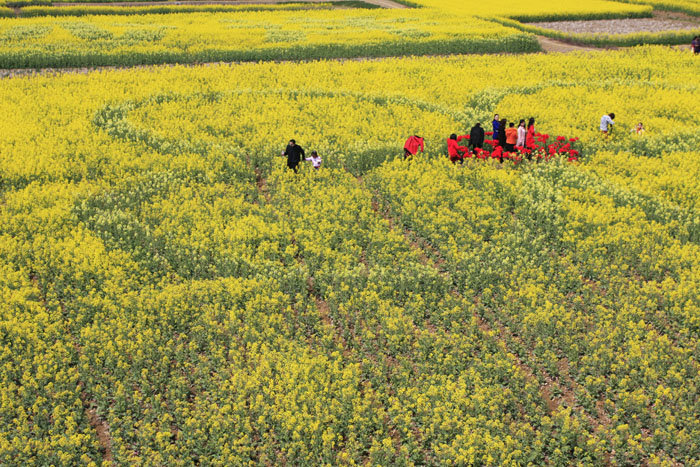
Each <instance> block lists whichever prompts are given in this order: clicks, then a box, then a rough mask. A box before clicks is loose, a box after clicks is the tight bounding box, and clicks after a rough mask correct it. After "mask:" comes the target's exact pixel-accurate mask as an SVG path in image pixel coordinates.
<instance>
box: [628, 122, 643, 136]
mask: <svg viewBox="0 0 700 467" xmlns="http://www.w3.org/2000/svg"><path fill="white" fill-rule="evenodd" d="M630 133H634V134H636V135H643V134H644V124H643V123H642V122H639V123H637V124H636V125H635V127H634V128H632V129H631V130H630Z"/></svg>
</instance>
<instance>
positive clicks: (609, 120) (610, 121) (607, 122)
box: [600, 113, 615, 138]
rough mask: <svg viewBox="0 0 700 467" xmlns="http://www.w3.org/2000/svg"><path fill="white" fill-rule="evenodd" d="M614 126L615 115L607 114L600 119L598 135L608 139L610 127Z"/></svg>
mask: <svg viewBox="0 0 700 467" xmlns="http://www.w3.org/2000/svg"><path fill="white" fill-rule="evenodd" d="M613 125H615V114H614V113H609V114H605V115H603V116H602V117H600V133H601V134H602V135H603V137H604V138H607V137H608V134H609V133H610V132H611V131H612V127H613Z"/></svg>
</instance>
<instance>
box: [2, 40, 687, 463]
mask: <svg viewBox="0 0 700 467" xmlns="http://www.w3.org/2000/svg"><path fill="white" fill-rule="evenodd" d="M584 58H585V60H584ZM696 74H697V62H696V61H694V59H693V57H692V56H689V55H688V54H685V53H683V52H681V51H672V50H668V49H665V48H655V47H647V48H638V49H634V50H626V51H614V52H609V53H594V54H588V55H585V56H583V55H573V56H572V55H566V56H564V55H532V56H527V57H524V56H500V57H497V58H494V57H483V56H465V57H451V58H439V57H432V58H404V59H388V60H381V61H347V62H325V61H318V62H312V63H277V64H275V63H259V64H238V65H215V66H207V67H197V68H194V67H182V66H174V67H162V68H151V69H131V70H112V71H101V72H95V73H91V74H86V75H78V74H64V75H55V76H34V77H27V78H17V79H7V80H3V82H2V83H3V86H2V87H0V148H2V149H1V150H0V167H2V170H1V171H0V307H1V308H2V309H3V310H4V312H3V314H2V315H1V316H0V421H2V423H0V464H18V463H19V464H47V465H48V464H55V465H61V464H63V465H65V464H77V463H85V464H89V463H90V462H95V463H96V464H99V463H101V462H102V461H103V460H104V457H103V453H102V451H103V450H104V448H105V446H104V440H102V443H103V444H102V445H101V444H100V440H99V439H98V436H97V434H96V430H95V429H94V428H93V427H92V425H91V419H92V417H91V416H89V415H90V413H93V412H90V409H92V408H94V414H95V417H97V418H98V419H99V420H100V421H101V422H103V423H104V426H107V427H108V428H109V430H108V438H109V445H108V447H109V451H110V454H111V456H112V458H113V460H114V462H115V463H118V464H160V465H166V464H167V465H171V464H172V465H177V464H182V463H188V462H200V463H205V464H210V463H213V464H222V465H240V464H251V463H252V464H263V463H288V464H301V465H305V464H360V463H372V464H406V465H410V464H433V465H443V464H450V463H451V464H489V465H496V464H498V465H501V464H511V465H516V464H517V465H520V464H528V463H531V464H535V465H539V464H544V463H547V462H549V463H556V464H561V465H570V464H574V463H586V464H600V463H604V462H606V461H608V462H611V463H617V464H639V463H644V462H648V463H658V464H668V465H671V464H673V463H686V464H693V463H694V462H696V459H697V443H696V442H695V440H696V439H698V438H699V437H700V425H699V424H698V419H697V404H698V393H699V392H698V390H697V388H698V386H699V385H700V374H699V371H700V365H699V363H698V357H697V346H698V337H697V335H698V329H700V321H698V316H700V315H699V313H698V312H699V310H700V301H699V300H698V293H697V290H698V286H699V285H700V276H699V272H700V264H698V262H699V261H700V260H699V258H700V251H699V248H700V246H698V245H699V242H700V222H699V221H698V214H697V209H698V204H697V199H698V188H697V183H696V179H697V175H698V171H697V168H696V167H697V163H698V158H699V157H700V155H699V154H698V150H697V147H698V141H699V140H700V134H699V133H698V130H697V127H696V126H695V123H694V122H693V121H691V120H690V119H689V118H688V115H693V109H696V108H698V107H700V101H699V99H700V93H698V92H697V85H696V84H694V83H695V81H694V79H695V77H696V76H695V75H696ZM610 111H614V112H615V113H616V114H617V118H616V125H617V126H616V129H615V130H614V132H613V134H612V136H611V137H610V138H608V139H605V140H603V139H601V136H600V134H599V132H598V128H597V125H598V122H599V119H600V116H602V114H603V113H607V112H610ZM494 113H499V114H501V115H502V116H504V117H507V118H508V119H511V120H512V119H519V118H526V117H529V116H534V117H535V118H536V119H537V123H536V125H537V129H538V131H540V132H543V133H550V134H551V135H553V136H554V135H557V134H559V133H561V134H564V135H567V136H578V137H580V138H581V141H580V144H581V145H582V147H583V153H582V157H581V161H582V162H580V163H578V164H569V163H566V162H559V161H556V160H555V161H551V162H549V163H542V164H536V163H531V164H530V163H525V164H522V165H521V166H518V167H514V166H512V165H509V164H508V163H506V164H503V165H501V164H498V162H496V161H471V162H469V163H467V164H465V166H462V167H455V166H453V165H451V164H449V163H448V162H447V161H446V160H445V158H444V157H442V156H444V154H445V152H446V148H445V138H446V137H447V136H448V135H449V134H450V133H453V132H454V133H459V134H463V133H465V132H467V131H468V130H469V128H470V126H471V125H472V124H473V123H475V122H477V121H481V122H482V123H483V124H484V125H486V124H487V122H488V121H490V119H491V117H492V116H493V114H494ZM640 120H642V121H644V122H646V123H647V133H646V134H644V135H636V134H632V133H630V132H629V129H630V128H631V127H632V126H633V125H634V124H636V123H637V122H638V121H640ZM487 129H488V128H487ZM414 133H417V134H420V135H422V136H424V137H425V138H426V143H427V147H426V154H423V155H419V156H417V157H416V160H415V161H413V162H411V163H405V162H404V161H402V160H393V159H395V157H396V156H400V155H401V152H402V145H403V141H404V140H405V138H406V137H407V136H408V135H410V134H414ZM289 138H296V139H297V141H298V143H299V144H300V145H302V146H303V147H304V148H305V149H306V150H307V153H308V151H310V150H312V149H316V150H319V152H320V153H321V156H322V157H323V159H324V167H323V168H322V169H321V170H320V171H313V170H312V169H311V168H310V167H309V166H308V165H307V166H305V167H303V168H302V171H301V172H302V173H301V174H299V175H293V174H291V173H288V172H287V171H285V170H283V168H282V167H283V166H284V159H283V158H281V157H279V153H280V151H281V150H283V149H284V147H285V144H286V142H287V140H288V139H289ZM432 156H441V157H440V158H437V157H432ZM423 159H425V160H423ZM305 164H306V163H305ZM357 175H362V176H361V177H360V178H358V177H357ZM385 210H386V212H385ZM385 216H386V217H389V220H387V219H385ZM403 229H407V230H408V231H409V232H408V233H407V236H405V235H404V232H403ZM426 242H427V243H426ZM553 383H556V384H553ZM554 388H556V389H557V391H559V392H555V390H554ZM92 423H93V424H94V419H92Z"/></svg>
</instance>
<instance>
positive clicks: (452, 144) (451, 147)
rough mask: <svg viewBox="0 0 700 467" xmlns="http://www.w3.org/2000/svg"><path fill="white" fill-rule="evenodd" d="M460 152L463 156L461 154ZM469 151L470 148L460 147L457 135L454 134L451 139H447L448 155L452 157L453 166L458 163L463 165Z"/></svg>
mask: <svg viewBox="0 0 700 467" xmlns="http://www.w3.org/2000/svg"><path fill="white" fill-rule="evenodd" d="M460 151H461V152H462V154H460V153H459V152H460ZM467 151H469V148H467V147H466V146H460V145H459V142H458V139H457V135H456V134H455V133H452V134H451V135H450V137H449V138H447V154H448V155H449V156H450V160H451V161H452V163H453V164H455V163H456V162H457V161H459V162H460V163H462V162H463V159H464V154H465V153H466V152H467Z"/></svg>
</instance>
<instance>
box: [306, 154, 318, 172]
mask: <svg viewBox="0 0 700 467" xmlns="http://www.w3.org/2000/svg"><path fill="white" fill-rule="evenodd" d="M305 160H306V161H308V162H311V164H312V165H313V166H314V170H318V169H320V168H321V162H322V160H321V156H319V155H318V153H317V152H316V151H311V157H307V158H306V159H305Z"/></svg>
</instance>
